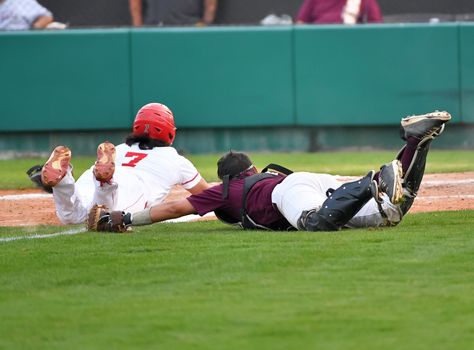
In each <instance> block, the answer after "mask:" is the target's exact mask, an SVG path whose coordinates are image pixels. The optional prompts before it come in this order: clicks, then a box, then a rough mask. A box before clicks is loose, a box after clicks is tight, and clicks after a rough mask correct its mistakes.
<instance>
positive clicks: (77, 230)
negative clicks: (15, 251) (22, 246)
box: [0, 227, 87, 242]
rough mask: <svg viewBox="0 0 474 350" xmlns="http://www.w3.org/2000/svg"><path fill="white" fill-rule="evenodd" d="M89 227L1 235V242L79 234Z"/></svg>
mask: <svg viewBox="0 0 474 350" xmlns="http://www.w3.org/2000/svg"><path fill="white" fill-rule="evenodd" d="M86 230H87V229H86V228H85V227H80V228H75V229H72V230H67V231H61V232H55V233H46V234H43V235H38V234H35V235H29V236H15V237H1V238H0V242H12V241H18V240H20V239H40V238H52V237H58V236H66V235H77V234H78V233H82V232H85V231H86Z"/></svg>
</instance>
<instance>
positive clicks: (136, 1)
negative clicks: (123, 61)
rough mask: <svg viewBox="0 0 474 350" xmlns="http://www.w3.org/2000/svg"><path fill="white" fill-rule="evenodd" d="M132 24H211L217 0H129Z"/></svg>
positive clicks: (137, 25) (136, 25)
mask: <svg viewBox="0 0 474 350" xmlns="http://www.w3.org/2000/svg"><path fill="white" fill-rule="evenodd" d="M129 4H130V15H131V18H132V24H133V26H135V27H141V26H143V25H149V26H167V25H197V26H203V25H210V24H212V23H213V22H214V18H215V15H216V9H217V0H129Z"/></svg>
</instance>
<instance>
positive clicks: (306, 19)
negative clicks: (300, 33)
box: [297, 0, 382, 24]
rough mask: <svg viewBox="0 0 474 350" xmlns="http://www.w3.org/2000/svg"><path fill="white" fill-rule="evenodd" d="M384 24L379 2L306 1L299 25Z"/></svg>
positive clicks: (300, 12)
mask: <svg viewBox="0 0 474 350" xmlns="http://www.w3.org/2000/svg"><path fill="white" fill-rule="evenodd" d="M376 22H382V13H381V11H380V7H379V5H378V3H377V0H304V2H303V4H302V5H301V7H300V10H299V12H298V17H297V23H310V24H311V23H312V24H331V23H344V24H356V23H376Z"/></svg>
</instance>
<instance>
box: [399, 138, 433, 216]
mask: <svg viewBox="0 0 474 350" xmlns="http://www.w3.org/2000/svg"><path fill="white" fill-rule="evenodd" d="M431 141H433V137H427V138H425V139H423V140H421V141H420V143H419V144H418V146H417V147H416V151H415V154H414V156H413V158H412V160H411V163H410V165H409V167H408V169H407V171H406V172H405V174H404V175H403V188H404V200H403V203H402V204H401V205H400V208H401V209H402V212H403V214H406V213H407V212H408V210H409V209H410V208H411V206H412V204H413V201H414V200H415V197H416V195H417V193H418V189H419V188H420V185H421V180H422V179H423V175H424V174H425V167H426V157H427V155H428V151H429V149H430V145H431ZM402 151H403V149H402V150H401V151H400V152H399V154H398V156H397V158H398V159H399V158H401V155H402V153H403V152H402Z"/></svg>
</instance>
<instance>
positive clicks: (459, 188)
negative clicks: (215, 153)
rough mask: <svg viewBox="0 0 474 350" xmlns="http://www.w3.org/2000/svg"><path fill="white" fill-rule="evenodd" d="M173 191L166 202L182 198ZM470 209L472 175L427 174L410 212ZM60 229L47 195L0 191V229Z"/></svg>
mask: <svg viewBox="0 0 474 350" xmlns="http://www.w3.org/2000/svg"><path fill="white" fill-rule="evenodd" d="M186 194H187V192H186V191H185V190H183V189H181V188H176V189H174V190H173V192H172V193H171V194H170V196H169V198H168V199H176V198H183V197H185V196H186ZM462 209H474V172H467V173H451V174H427V175H425V177H424V180H423V184H422V186H421V189H420V191H419V193H418V197H417V198H416V200H415V203H414V205H413V207H412V209H411V212H429V211H440V210H462ZM35 225H61V223H60V222H59V221H58V219H57V218H56V214H55V212H54V202H53V198H52V196H51V195H48V194H46V193H44V192H41V191H40V190H23V191H18V190H4V191H0V226H35Z"/></svg>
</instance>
